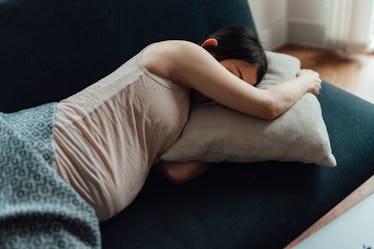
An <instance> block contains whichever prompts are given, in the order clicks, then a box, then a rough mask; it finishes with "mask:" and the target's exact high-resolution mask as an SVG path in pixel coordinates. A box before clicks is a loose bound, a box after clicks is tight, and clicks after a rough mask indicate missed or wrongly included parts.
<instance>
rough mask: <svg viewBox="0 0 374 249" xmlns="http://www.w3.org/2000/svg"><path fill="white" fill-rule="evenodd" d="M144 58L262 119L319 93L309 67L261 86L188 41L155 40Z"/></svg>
mask: <svg viewBox="0 0 374 249" xmlns="http://www.w3.org/2000/svg"><path fill="white" fill-rule="evenodd" d="M142 60H143V63H144V66H145V67H146V68H147V69H148V70H149V71H151V72H152V73H154V74H156V75H158V76H161V77H164V78H168V79H170V80H172V81H174V82H175V83H177V84H180V85H182V86H185V87H188V88H193V89H195V90H197V91H198V92H200V93H202V94H203V95H205V96H207V97H209V98H211V99H213V100H215V101H217V102H218V103H221V104H223V105H225V106H227V107H230V108H232V109H234V110H237V111H240V112H243V113H245V114H249V115H254V116H256V117H259V118H263V119H272V118H275V117H277V116H279V115H281V114H282V113H283V112H285V111H286V110H287V109H288V108H289V107H291V106H292V105H293V104H294V103H295V102H296V101H297V100H298V99H299V98H300V97H302V96H303V95H304V94H306V93H307V92H312V93H315V94H316V93H318V91H319V88H320V82H321V81H320V79H319V76H318V74H317V73H315V72H313V71H310V70H307V71H304V72H301V74H300V76H299V77H297V78H296V79H294V80H291V81H289V82H286V83H283V84H279V85H276V86H274V87H270V88H268V89H265V90H262V89H258V88H256V87H253V86H252V85H250V84H248V83H246V82H245V81H243V80H241V79H240V78H238V77H236V76H235V75H234V74H232V73H230V72H229V71H228V70H226V69H225V68H224V67H223V66H222V65H221V64H220V63H219V62H218V61H216V60H215V59H214V57H213V56H211V55H210V54H209V53H208V52H207V51H205V50H204V49H203V48H201V47H200V46H198V45H196V44H194V43H190V42H186V41H164V42H159V43H155V44H153V45H151V46H149V47H148V48H147V49H146V50H145V51H144V52H143V56H142Z"/></svg>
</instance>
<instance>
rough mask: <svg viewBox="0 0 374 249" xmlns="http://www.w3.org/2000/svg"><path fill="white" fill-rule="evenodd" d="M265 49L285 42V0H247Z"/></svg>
mask: <svg viewBox="0 0 374 249" xmlns="http://www.w3.org/2000/svg"><path fill="white" fill-rule="evenodd" d="M248 2H249V6H250V7H251V10H252V14H253V18H254V21H255V23H256V28H257V32H258V34H259V37H260V40H261V42H262V44H263V46H264V48H265V49H266V50H271V49H274V48H277V47H280V46H281V45H284V44H286V43H287V22H288V20H287V0H248Z"/></svg>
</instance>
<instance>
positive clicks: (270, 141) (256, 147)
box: [161, 51, 336, 167]
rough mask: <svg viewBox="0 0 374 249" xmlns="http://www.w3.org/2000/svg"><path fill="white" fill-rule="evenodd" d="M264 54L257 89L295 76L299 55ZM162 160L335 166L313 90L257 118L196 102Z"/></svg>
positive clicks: (217, 105) (211, 104) (218, 106)
mask: <svg viewBox="0 0 374 249" xmlns="http://www.w3.org/2000/svg"><path fill="white" fill-rule="evenodd" d="M266 56H267V59H268V71H267V73H266V74H265V76H264V78H263V80H262V81H261V82H260V83H259V84H258V85H257V87H258V88H267V87H269V86H272V85H274V84H278V83H281V82H284V81H287V80H290V79H293V78H295V77H296V74H297V72H298V71H299V70H300V61H299V60H298V59H297V58H295V57H292V56H289V55H285V54H280V53H275V52H269V51H267V52H266ZM161 160H164V161H176V162H181V161H192V160H199V161H203V162H222V161H230V162H257V161H269V160H275V161H299V162H304V163H315V164H319V165H324V166H330V167H333V166H336V160H335V158H334V156H333V154H332V153H331V147H330V140H329V136H328V133H327V129H326V125H325V123H324V121H323V118H322V112H321V106H320V104H319V102H318V100H317V98H316V97H315V96H314V95H313V94H309V93H308V94H306V95H304V96H303V97H302V98H301V99H300V100H298V101H297V102H296V103H295V104H294V105H293V106H292V107H291V108H290V109H289V110H288V111H286V112H285V113H284V114H283V115H281V116H280V117H278V118H276V119H274V120H262V119H258V118H256V117H253V116H248V115H245V114H242V113H239V112H236V111H234V110H231V109H229V108H226V107H224V106H222V105H220V104H217V103H214V102H212V103H205V104H199V105H197V106H194V107H192V108H191V112H190V117H189V120H188V122H187V124H186V126H185V128H184V130H183V132H182V134H181V136H180V137H179V138H178V140H177V141H176V142H175V143H174V144H173V145H172V146H171V147H170V148H169V149H168V150H167V151H166V152H165V153H164V154H163V155H162V156H161Z"/></svg>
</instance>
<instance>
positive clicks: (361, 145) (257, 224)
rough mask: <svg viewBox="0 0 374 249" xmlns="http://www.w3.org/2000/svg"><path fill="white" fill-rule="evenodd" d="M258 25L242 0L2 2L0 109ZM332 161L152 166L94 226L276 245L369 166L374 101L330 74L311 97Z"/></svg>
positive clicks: (140, 242)
mask: <svg viewBox="0 0 374 249" xmlns="http://www.w3.org/2000/svg"><path fill="white" fill-rule="evenodd" d="M232 24H237V25H238V24H240V25H246V26H248V27H251V28H253V29H255V26H254V23H253V20H252V17H251V12H250V10H249V8H248V4H247V1H246V0H230V1H228V0H214V1H213V0H187V1H175V0H160V1H152V0H150V1H144V0H139V1H121V0H107V1H99V0H81V1H76V0H55V1H51V0H32V1H31V0H28V1H26V0H0V84H1V88H0V111H2V112H12V111H16V110H19V109H23V108H27V107H31V106H36V105H39V104H42V103H46V102H51V101H58V100H60V99H62V98H65V97H67V96H69V95H71V94H73V93H75V92H77V91H79V90H81V89H83V88H84V87H86V86H88V85H89V84H91V83H93V82H95V81H97V80H99V79H100V78H102V77H104V76H105V75H107V74H109V73H110V72H112V71H113V70H114V69H116V68H117V67H118V66H120V65H121V64H122V63H123V62H124V61H126V60H127V59H129V58H130V57H131V56H133V55H135V54H136V53H137V52H138V51H140V50H141V49H142V48H143V47H144V46H145V45H147V44H149V43H151V42H154V41H158V40H165V39H186V40H191V41H195V42H200V41H202V40H203V39H204V38H205V37H206V35H208V34H209V33H210V32H212V31H215V30H216V29H219V28H221V27H222V26H224V25H232ZM318 99H319V101H320V103H321V106H322V111H323V116H324V119H325V122H326V125H327V129H328V132H329V134H330V139H331V146H332V150H333V153H334V155H335V156H336V159H337V164H338V165H337V167H336V168H326V167H321V166H318V165H306V164H302V163H298V162H263V163H251V164H233V163H223V164H220V165H217V167H212V168H211V169H210V170H209V171H207V172H206V173H205V174H204V175H202V176H201V177H199V178H197V179H196V180H193V181H191V182H189V183H187V184H184V185H173V184H171V183H169V182H167V181H166V180H165V179H164V178H163V177H161V176H160V175H159V174H158V173H156V172H152V173H151V174H150V176H149V177H148V179H147V181H146V184H145V186H144V189H143V190H142V191H141V192H140V194H139V196H138V197H137V199H136V200H135V201H134V202H133V203H132V204H131V205H130V206H129V207H128V208H127V209H126V210H124V211H123V212H122V213H120V214H119V215H118V216H116V217H114V218H113V219H111V220H109V221H107V222H105V223H103V224H101V232H102V240H103V248H111V249H114V248H127V249H135V248H141V249H148V248H149V249H163V248H171V249H197V248H199V249H200V248H202V249H209V248H214V249H220V248H222V249H229V248H236V249H239V248H246V249H247V248H267V249H269V248H282V247H284V246H285V245H287V244H288V243H289V242H290V241H291V240H293V239H294V238H295V237H297V236H298V235H299V234H300V233H302V232H303V231H304V230H305V229H307V228H308V227H309V226H310V225H312V224H313V223H314V222H315V221H316V220H318V219H319V218H320V217H321V216H322V215H323V214H325V213H326V212H327V211H329V210H330V209H331V208H332V207H334V206H335V205H336V204H337V203H338V202H340V201H341V200H342V199H343V198H344V197H345V196H347V195H348V194H349V193H351V192H352V191H353V190H354V189H355V188H357V187H358V186H359V185H360V184H362V183H363V182H364V181H365V180H366V179H368V178H369V177H370V176H372V175H373V173H374V105H373V104H370V103H368V102H366V101H364V100H362V99H360V98H358V97H355V96H353V95H351V94H349V93H347V92H345V91H343V90H341V89H338V88H336V87H334V86H332V85H331V84H329V83H326V82H325V83H324V84H323V90H322V92H321V94H320V95H319V96H318Z"/></svg>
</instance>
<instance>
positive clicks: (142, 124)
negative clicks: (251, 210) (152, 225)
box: [0, 27, 321, 243]
mask: <svg viewBox="0 0 374 249" xmlns="http://www.w3.org/2000/svg"><path fill="white" fill-rule="evenodd" d="M266 69H267V61H266V57H265V53H264V51H263V48H262V46H261V44H260V43H259V41H258V39H257V38H256V35H255V34H254V33H253V32H251V31H250V30H248V29H246V28H243V27H229V28H224V29H222V30H219V31H218V32H216V33H214V34H212V35H211V36H210V37H209V38H208V39H207V40H205V41H204V42H203V43H202V45H201V46H199V45H196V44H193V43H191V42H188V41H176V40H172V41H162V42H158V43H153V44H151V45H149V46H147V47H146V48H144V49H143V50H142V51H140V52H139V53H138V54H137V55H135V56H134V57H133V58H132V59H130V60H129V61H127V62H126V63H124V64H123V65H122V66H120V67H119V68H118V69H117V70H115V71H114V72H113V73H111V74H109V75H108V76H106V77H105V78H103V79H101V80H99V81H98V82H96V83H94V84H92V85H91V86H89V87H87V88H86V89H84V90H82V91H80V92H78V93H76V94H75V95H73V96H71V97H68V98H67V99H64V100H62V101H60V102H58V103H50V104H46V105H43V106H40V107H36V108H32V109H28V110H24V111H21V112H17V113H13V114H1V115H0V121H1V126H0V127H1V128H0V133H2V134H1V147H0V151H1V157H0V167H1V168H0V170H1V178H0V185H1V190H0V191H1V196H0V197H1V203H6V204H5V207H6V208H5V209H3V211H0V218H1V219H3V220H6V219H5V218H7V217H9V216H10V215H13V216H12V217H16V214H19V213H22V210H23V211H24V213H28V212H34V213H35V212H36V213H38V212H39V213H40V212H41V213H43V212H44V211H46V212H47V211H48V210H49V209H48V207H49V206H48V205H50V207H51V209H53V210H55V211H56V207H58V209H59V210H58V211H56V212H58V213H60V216H61V217H70V218H71V220H74V219H81V221H82V220H83V221H84V222H78V221H77V223H80V225H82V224H83V226H86V232H87V233H88V234H95V233H98V228H97V226H96V228H94V229H91V230H90V229H88V227H90V225H89V224H91V223H90V222H94V220H95V219H96V218H97V217H98V218H99V220H101V221H103V220H106V219H109V218H111V217H113V216H114V215H116V214H117V213H119V212H120V211H121V210H123V209H124V208H126V207H127V206H128V205H129V204H130V203H131V202H132V201H133V200H134V198H135V197H136V195H137V194H138V192H139V191H140V189H141V188H142V186H143V184H144V181H145V179H146V177H147V175H148V173H149V171H150V169H151V168H156V169H158V170H160V171H161V172H162V173H163V174H164V175H165V176H166V177H167V178H168V179H170V180H171V181H173V182H185V181H187V180H189V179H191V178H193V177H196V176H197V175H199V174H201V173H202V172H203V171H204V170H205V169H206V168H207V165H205V164H204V163H201V162H186V163H166V162H161V163H159V160H158V158H159V156H160V155H161V154H163V153H164V152H165V151H166V150H167V149H168V148H169V147H170V146H171V145H172V144H173V143H174V142H175V141H176V139H177V138H178V136H179V135H180V134H181V131H182V129H183V127H184V125H185V123H186V122H187V120H188V113H189V107H190V99H191V101H206V100H214V101H216V102H218V103H220V104H222V105H225V106H227V107H229V108H231V109H234V110H237V111H239V112H242V113H244V114H248V115H252V116H256V117H258V118H261V119H274V118H276V117H277V116H279V115H281V114H282V113H284V112H285V111H286V110H287V109H288V108H290V107H291V106H292V105H293V104H294V103H295V102H296V101H297V100H298V99H299V98H301V97H302V96H303V95H305V94H306V93H313V94H318V93H319V91H320V88H321V80H320V78H319V75H318V74H317V73H316V72H314V71H311V70H301V71H300V72H299V75H298V77H297V78H296V79H294V80H291V81H288V82H285V83H283V84H278V85H275V86H272V87H270V88H268V89H258V88H256V87H254V85H255V84H256V83H258V82H259V81H260V80H261V79H262V77H263V76H264V74H265V72H266ZM190 96H191V98H190ZM4 134H6V135H4ZM22 151H23V152H22ZM21 152H22V153H21ZM43 165H44V166H43ZM26 175H27V177H26ZM25 179H28V180H27V181H26V180H25ZM10 193H12V194H10ZM82 198H83V199H82ZM2 205H3V204H2ZM24 206H27V207H30V206H32V207H33V208H32V209H31V210H27V209H22V208H20V207H23V208H24ZM52 207H53V208H52ZM92 208H93V209H92ZM4 210H5V211H4ZM90 210H91V211H90ZM92 210H94V212H93V211H92ZM49 211H50V215H51V214H52V213H53V212H52V211H51V210H49ZM49 211H48V212H49ZM60 216H56V215H55V216H53V217H54V218H56V217H60ZM96 216H97V217H96ZM4 217H5V218H4ZM51 217H52V216H51ZM70 218H69V219H70ZM85 222H86V223H85ZM73 223H74V222H73ZM91 227H92V226H91ZM34 228H35V227H34ZM25 229H26V228H25ZM72 229H73V228H72ZM95 229H96V230H95ZM0 235H1V234H0ZM0 237H1V236H0ZM1 240H2V239H0V241H1ZM86 242H87V241H86ZM86 242H84V243H86ZM82 243H83V242H82ZM92 243H95V242H92Z"/></svg>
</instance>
